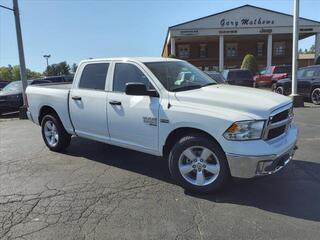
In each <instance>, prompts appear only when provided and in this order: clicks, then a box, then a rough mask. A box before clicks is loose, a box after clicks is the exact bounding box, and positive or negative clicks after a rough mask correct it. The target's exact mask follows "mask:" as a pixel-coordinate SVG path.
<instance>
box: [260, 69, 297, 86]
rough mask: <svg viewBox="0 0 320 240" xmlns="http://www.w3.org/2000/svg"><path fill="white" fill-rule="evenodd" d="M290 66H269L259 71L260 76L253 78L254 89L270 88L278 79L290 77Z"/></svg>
mask: <svg viewBox="0 0 320 240" xmlns="http://www.w3.org/2000/svg"><path fill="white" fill-rule="evenodd" d="M291 69H292V67H291V66H290V65H278V66H271V67H268V68H266V69H265V70H263V71H261V73H260V74H258V75H256V76H254V85H255V87H261V86H272V84H273V83H274V82H275V81H277V80H280V79H284V78H287V77H290V76H291Z"/></svg>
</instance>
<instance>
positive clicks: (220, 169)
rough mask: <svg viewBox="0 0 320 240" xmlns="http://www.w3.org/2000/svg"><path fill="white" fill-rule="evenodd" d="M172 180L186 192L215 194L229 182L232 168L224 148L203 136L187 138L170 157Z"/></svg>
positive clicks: (173, 150) (183, 139)
mask: <svg viewBox="0 0 320 240" xmlns="http://www.w3.org/2000/svg"><path fill="white" fill-rule="evenodd" d="M169 169H170V173H171V175H172V177H173V178H174V179H175V180H176V181H177V183H178V184H180V185H181V186H182V187H184V188H185V189H187V190H191V191H196V192H204V193H207V192H212V191H216V190H218V189H221V188H222V187H223V186H224V185H225V184H226V183H227V182H228V180H229V179H230V171H229V166H228V163H227V160H226V156H225V154H224V152H223V150H222V149H221V147H220V146H219V145H218V144H217V143H216V142H214V141H213V140H212V139H209V138H207V137H203V136H196V135H194V136H192V135H190V136H186V137H183V138H182V139H181V140H180V141H179V142H177V143H176V144H175V145H174V147H173V148H172V150H171V152H170V155H169Z"/></svg>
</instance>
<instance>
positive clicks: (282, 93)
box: [274, 86, 284, 95]
mask: <svg viewBox="0 0 320 240" xmlns="http://www.w3.org/2000/svg"><path fill="white" fill-rule="evenodd" d="M274 91H275V92H276V93H278V94H281V95H284V88H283V87H281V86H279V87H277V88H276V89H275V90H274Z"/></svg>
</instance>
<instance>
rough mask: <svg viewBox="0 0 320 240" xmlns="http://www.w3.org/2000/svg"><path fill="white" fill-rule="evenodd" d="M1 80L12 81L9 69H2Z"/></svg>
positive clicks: (0, 68)
mask: <svg viewBox="0 0 320 240" xmlns="http://www.w3.org/2000/svg"><path fill="white" fill-rule="evenodd" d="M0 80H4V81H11V80H12V79H11V78H10V72H9V69H8V68H7V67H0Z"/></svg>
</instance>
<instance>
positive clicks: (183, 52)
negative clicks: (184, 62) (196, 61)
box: [178, 45, 190, 59]
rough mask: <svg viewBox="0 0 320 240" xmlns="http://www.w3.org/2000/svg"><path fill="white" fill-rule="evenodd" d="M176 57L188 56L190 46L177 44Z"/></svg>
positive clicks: (184, 57) (183, 57)
mask: <svg viewBox="0 0 320 240" xmlns="http://www.w3.org/2000/svg"><path fill="white" fill-rule="evenodd" d="M178 54H179V55H178V57H179V58H182V59H186V58H189V57H190V46H189V45H179V46H178Z"/></svg>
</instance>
